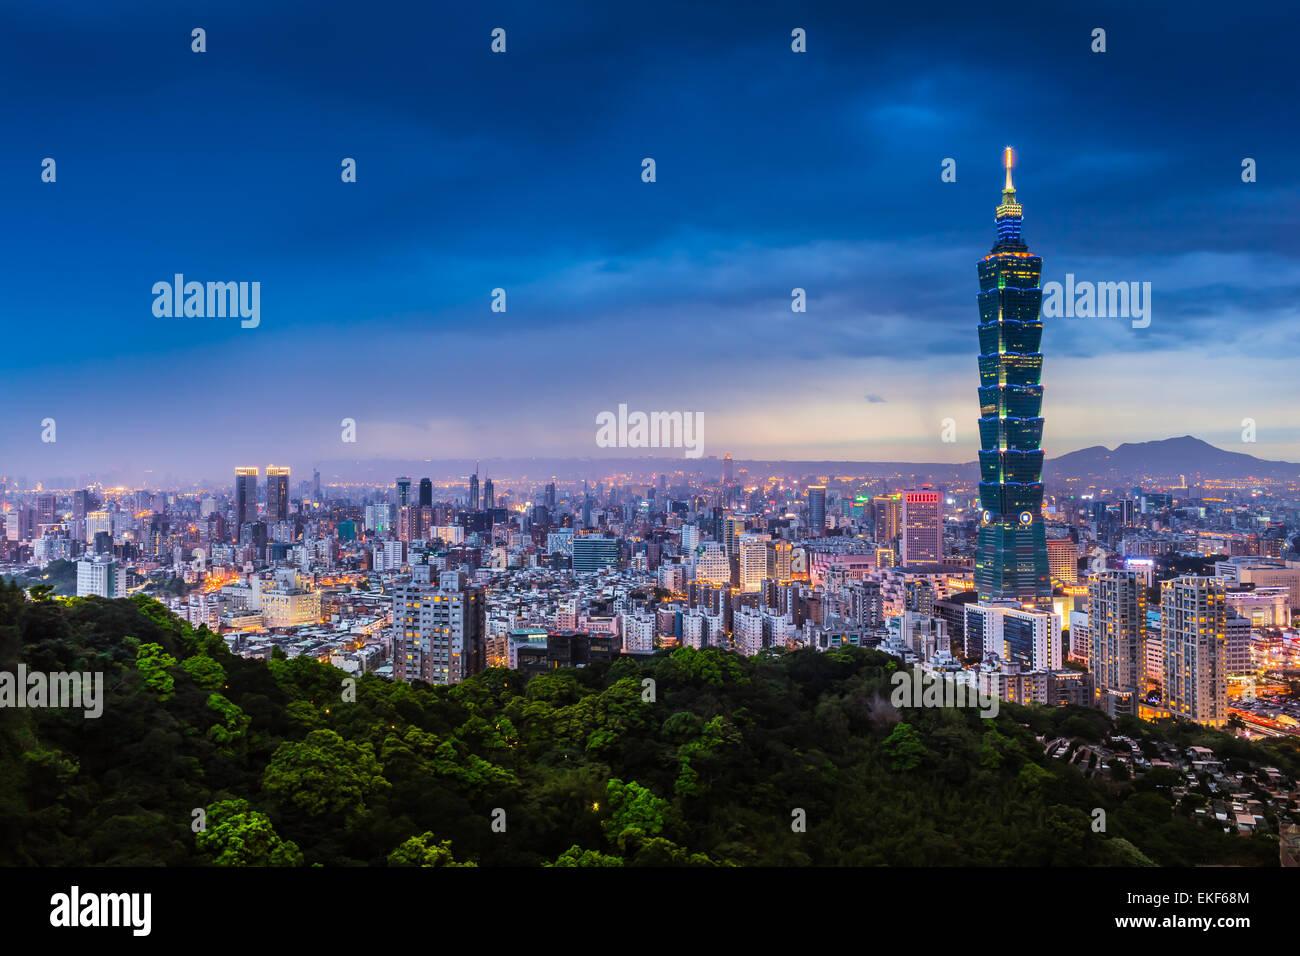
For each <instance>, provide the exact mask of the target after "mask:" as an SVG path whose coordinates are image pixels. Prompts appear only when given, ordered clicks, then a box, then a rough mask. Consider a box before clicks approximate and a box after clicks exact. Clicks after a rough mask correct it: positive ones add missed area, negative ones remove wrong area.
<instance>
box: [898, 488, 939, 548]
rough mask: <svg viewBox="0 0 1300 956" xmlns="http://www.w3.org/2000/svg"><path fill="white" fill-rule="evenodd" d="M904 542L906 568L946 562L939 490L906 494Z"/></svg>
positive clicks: (904, 498) (904, 497)
mask: <svg viewBox="0 0 1300 956" xmlns="http://www.w3.org/2000/svg"><path fill="white" fill-rule="evenodd" d="M902 523H903V542H902V547H901V548H900V549H899V554H900V557H901V559H902V564H903V566H904V567H907V566H908V565H917V564H939V563H941V562H942V561H943V503H942V502H941V501H940V499H939V492H937V491H926V490H922V491H909V492H907V493H906V494H904V495H903V518H902Z"/></svg>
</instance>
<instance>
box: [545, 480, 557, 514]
mask: <svg viewBox="0 0 1300 956" xmlns="http://www.w3.org/2000/svg"><path fill="white" fill-rule="evenodd" d="M546 510H547V511H554V510H555V481H554V479H552V480H551V483H550V484H549V485H547V486H546Z"/></svg>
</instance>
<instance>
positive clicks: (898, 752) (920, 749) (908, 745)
mask: <svg viewBox="0 0 1300 956" xmlns="http://www.w3.org/2000/svg"><path fill="white" fill-rule="evenodd" d="M880 749H881V750H882V751H883V752H884V754H885V757H886V759H888V761H889V768H890V769H891V770H893V771H895V772H897V773H903V772H906V771H908V770H915V769H916V768H917V767H919V766H920V765H921V761H922V760H924V759H925V758H926V757H928V756H929V751H927V750H926V749H925V744H923V743H921V735H920V734H918V733H917V732H916V728H915V727H913V726H912V725H911V724H909V723H907V722H906V721H903V722H902V723H900V724H899V725H898V726H896V727H895V728H894V729H893V732H892V733H890V735H889V736H888V737H886V738H885V742H884V743H883V744H881V746H880Z"/></svg>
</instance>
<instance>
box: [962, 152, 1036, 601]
mask: <svg viewBox="0 0 1300 956" xmlns="http://www.w3.org/2000/svg"><path fill="white" fill-rule="evenodd" d="M1005 162H1006V170H1007V181H1006V187H1005V188H1004V189H1003V191H1002V204H1001V205H1000V206H998V208H997V217H996V224H997V241H996V242H995V243H994V245H993V249H992V250H991V251H990V252H989V254H988V255H987V256H985V257H984V258H983V259H982V260H981V261H980V263H979V267H978V268H979V280H980V291H979V295H978V297H977V301H978V303H979V316H980V323H979V343H980V357H979V373H980V387H979V402H980V420H979V433H980V453H979V464H980V507H981V510H982V514H981V516H980V530H979V543H978V551H977V556H976V561H975V587H976V590H977V591H978V593H979V598H980V600H981V601H1006V600H1009V601H1017V602H1019V603H1021V604H1032V605H1034V606H1036V607H1046V606H1048V605H1049V604H1050V603H1051V596H1052V584H1051V576H1050V573H1049V570H1048V563H1047V533H1046V529H1045V527H1044V525H1043V450H1042V439H1043V418H1042V414H1041V412H1042V405H1043V385H1042V374H1043V355H1042V353H1041V352H1040V351H1039V343H1040V342H1041V340H1042V336H1043V323H1042V319H1041V317H1040V312H1041V308H1042V301H1043V293H1042V290H1041V289H1040V288H1039V280H1040V278H1041V276H1042V271H1043V260H1042V259H1041V258H1039V257H1038V256H1035V255H1031V254H1030V252H1029V247H1028V246H1027V245H1025V242H1024V239H1023V238H1022V237H1021V222H1022V210H1021V207H1020V204H1019V203H1017V202H1016V191H1015V187H1014V186H1012V184H1011V151H1010V150H1008V151H1007V154H1006V160H1005Z"/></svg>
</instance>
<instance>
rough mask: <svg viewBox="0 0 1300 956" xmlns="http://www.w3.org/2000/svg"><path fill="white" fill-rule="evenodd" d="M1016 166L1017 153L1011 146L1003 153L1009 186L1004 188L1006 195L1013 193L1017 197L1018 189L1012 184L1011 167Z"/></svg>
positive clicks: (1003, 162)
mask: <svg viewBox="0 0 1300 956" xmlns="http://www.w3.org/2000/svg"><path fill="white" fill-rule="evenodd" d="M1015 164H1016V153H1015V150H1013V149H1012V148H1011V147H1010V146H1008V147H1007V148H1006V149H1004V150H1003V151H1002V165H1003V166H1005V167H1006V169H1007V184H1006V186H1005V187H1004V188H1003V190H1002V191H1003V192H1004V193H1011V195H1012V197H1013V198H1014V197H1015V194H1016V187H1015V186H1013V185H1012V184H1011V167H1012V166H1014V165H1015Z"/></svg>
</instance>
